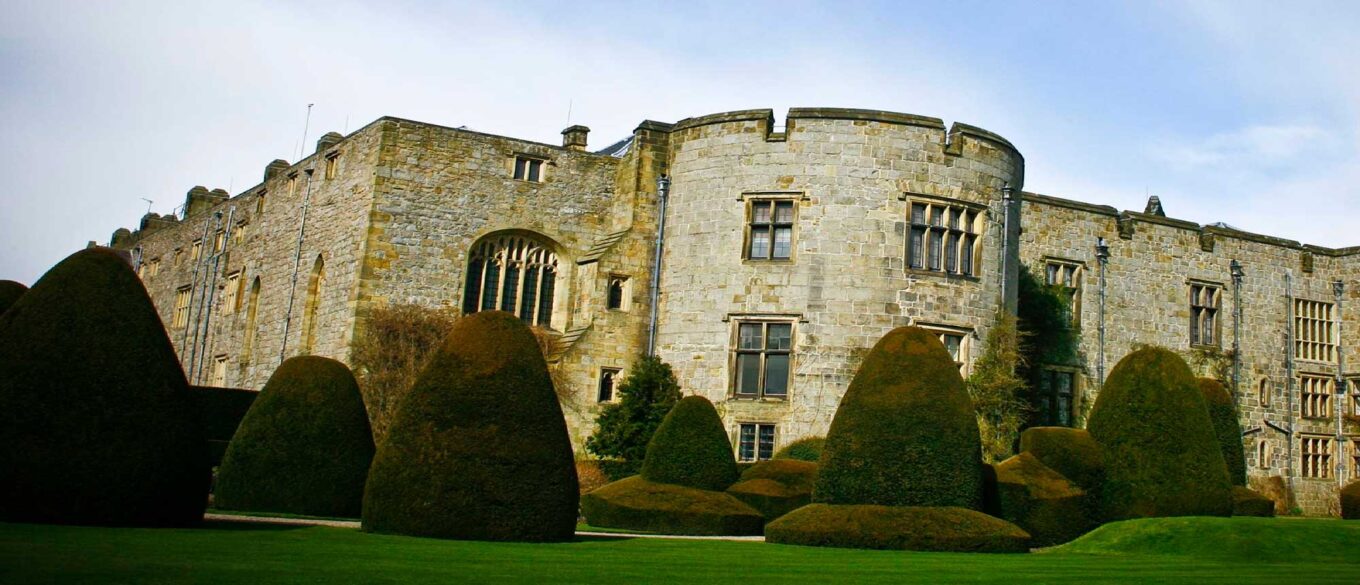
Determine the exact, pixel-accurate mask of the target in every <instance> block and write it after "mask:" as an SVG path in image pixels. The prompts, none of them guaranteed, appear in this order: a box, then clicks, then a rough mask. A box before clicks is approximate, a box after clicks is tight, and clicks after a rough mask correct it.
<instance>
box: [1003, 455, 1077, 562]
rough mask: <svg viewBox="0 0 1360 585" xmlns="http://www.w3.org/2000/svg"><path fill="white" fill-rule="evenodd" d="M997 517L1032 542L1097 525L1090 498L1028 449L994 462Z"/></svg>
mask: <svg viewBox="0 0 1360 585" xmlns="http://www.w3.org/2000/svg"><path fill="white" fill-rule="evenodd" d="M995 470H996V471H995V472H996V488H995V490H996V491H995V494H996V496H995V497H996V499H997V501H996V503H995V505H994V506H989V507H991V508H994V509H995V510H996V512H997V515H998V517H1000V518H1002V519H1005V520H1007V521H1010V522H1013V523H1014V524H1015V525H1016V526H1019V527H1020V528H1022V529H1024V530H1025V531H1026V532H1028V533H1029V534H1030V536H1032V537H1033V540H1032V541H1031V542H1030V545H1031V546H1052V545H1055V544H1061V543H1064V542H1067V541H1069V540H1072V539H1074V538H1076V537H1078V536H1081V535H1082V534H1085V533H1087V532H1088V531H1090V530H1091V529H1093V528H1095V527H1096V526H1098V525H1099V522H1098V521H1097V520H1096V517H1095V514H1096V512H1095V509H1094V507H1095V506H1094V504H1095V502H1094V501H1093V498H1091V497H1090V495H1089V494H1087V492H1086V491H1085V490H1083V489H1081V487H1079V486H1077V485H1076V484H1075V483H1073V482H1071V481H1069V480H1068V479H1067V478H1066V477H1063V476H1062V474H1060V473H1058V472H1057V471H1054V470H1052V469H1050V468H1049V467H1048V466H1046V465H1044V464H1043V463H1041V462H1040V461H1039V460H1038V459H1037V458H1035V457H1034V456H1033V455H1031V454H1029V453H1021V454H1019V455H1016V456H1014V457H1011V458H1009V459H1007V460H1005V461H1002V462H1001V463H998V464H997V465H996V466H995Z"/></svg>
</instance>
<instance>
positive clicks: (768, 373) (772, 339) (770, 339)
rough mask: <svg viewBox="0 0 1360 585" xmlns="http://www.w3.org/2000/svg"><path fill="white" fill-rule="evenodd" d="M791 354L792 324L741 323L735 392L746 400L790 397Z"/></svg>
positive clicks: (738, 330)
mask: <svg viewBox="0 0 1360 585" xmlns="http://www.w3.org/2000/svg"><path fill="white" fill-rule="evenodd" d="M792 351H793V324H792V323H787V322H765V321H756V322H742V323H738V324H737V349H736V352H735V353H736V360H735V367H736V382H735V384H734V386H735V389H734V393H735V394H736V395H737V396H739V397H745V398H759V397H766V398H784V397H786V396H788V393H789V378H790V375H791V368H792V362H791V360H792Z"/></svg>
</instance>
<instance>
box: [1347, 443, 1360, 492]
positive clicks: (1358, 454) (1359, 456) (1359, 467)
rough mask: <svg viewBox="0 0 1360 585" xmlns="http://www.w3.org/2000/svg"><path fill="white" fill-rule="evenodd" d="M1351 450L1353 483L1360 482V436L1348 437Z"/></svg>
mask: <svg viewBox="0 0 1360 585" xmlns="http://www.w3.org/2000/svg"><path fill="white" fill-rule="evenodd" d="M1346 438H1347V439H1348V440H1347V441H1346V442H1347V443H1350V448H1351V469H1350V473H1351V477H1350V479H1351V481H1356V480H1360V435H1351V436H1349V437H1346Z"/></svg>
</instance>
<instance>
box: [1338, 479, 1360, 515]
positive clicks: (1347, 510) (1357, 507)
mask: <svg viewBox="0 0 1360 585" xmlns="http://www.w3.org/2000/svg"><path fill="white" fill-rule="evenodd" d="M1341 518H1342V519H1345V520H1360V481H1353V482H1351V483H1350V484H1348V485H1346V487H1344V488H1341Z"/></svg>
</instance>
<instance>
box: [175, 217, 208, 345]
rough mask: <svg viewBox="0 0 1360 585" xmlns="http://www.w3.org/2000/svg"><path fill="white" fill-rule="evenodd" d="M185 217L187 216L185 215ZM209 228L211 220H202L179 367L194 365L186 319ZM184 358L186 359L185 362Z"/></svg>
mask: <svg viewBox="0 0 1360 585" xmlns="http://www.w3.org/2000/svg"><path fill="white" fill-rule="evenodd" d="M186 215H187V213H186ZM211 227H212V220H211V219H204V220H203V235H201V236H199V238H198V241H199V246H200V247H199V250H200V258H198V259H196V260H194V261H193V263H194V273H193V276H190V277H189V283H190V284H189V287H190V288H189V306H188V307H185V309H184V318H185V323H184V332H183V333H182V334H181V335H180V342H179V347H180V365H181V366H192V365H193V363H194V362H193V347H190V346H189V322H188V318H189V315H192V314H194V295H195V293H197V292H198V269H199V267H200V266H202V265H203V258H202V257H201V254H202V252H201V251H202V249H203V248H202V245H203V240H206V239H208V230H209V229H210V228H211ZM172 318H173V316H172ZM195 345H197V341H195ZM185 358H188V359H187V360H186V359H185Z"/></svg>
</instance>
